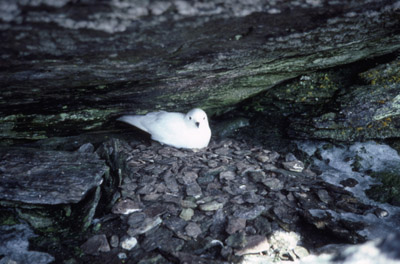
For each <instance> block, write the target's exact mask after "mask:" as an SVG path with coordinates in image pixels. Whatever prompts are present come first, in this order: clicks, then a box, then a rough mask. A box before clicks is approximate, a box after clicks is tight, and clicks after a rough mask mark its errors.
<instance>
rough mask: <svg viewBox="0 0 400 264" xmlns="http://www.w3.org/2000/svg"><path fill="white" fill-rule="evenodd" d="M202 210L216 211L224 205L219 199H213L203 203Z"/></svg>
mask: <svg viewBox="0 0 400 264" xmlns="http://www.w3.org/2000/svg"><path fill="white" fill-rule="evenodd" d="M199 207H200V210H202V211H216V210H218V209H221V208H223V207H224V204H223V203H219V202H217V201H211V202H208V203H205V204H201V205H200V206H199Z"/></svg>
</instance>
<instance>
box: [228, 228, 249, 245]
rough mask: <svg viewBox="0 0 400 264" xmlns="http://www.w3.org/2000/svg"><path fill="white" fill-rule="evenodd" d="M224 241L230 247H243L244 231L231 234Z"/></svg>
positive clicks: (244, 243) (245, 241) (244, 241)
mask: <svg viewBox="0 0 400 264" xmlns="http://www.w3.org/2000/svg"><path fill="white" fill-rule="evenodd" d="M225 243H226V245H227V246H229V247H232V248H243V247H244V246H245V245H246V243H247V240H246V235H245V233H244V232H239V233H235V234H232V235H230V236H229V237H228V238H227V239H226V240H225Z"/></svg>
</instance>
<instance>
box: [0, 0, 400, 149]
mask: <svg viewBox="0 0 400 264" xmlns="http://www.w3.org/2000/svg"><path fill="white" fill-rule="evenodd" d="M398 10H399V5H398V3H397V2H396V1H392V0H385V1H368V3H364V2H359V1H350V2H349V1H345V2H341V1H293V2H285V1H273V2H270V1H265V2H264V1H260V3H258V4H257V5H249V4H246V1H234V2H232V3H225V2H218V1H216V2H211V3H203V2H197V1H194V2H189V1H172V2H164V1H155V0H154V1H144V2H143V1H138V2H135V1H132V2H121V1H117V0H115V1H110V2H105V1H103V2H100V3H98V2H97V1H84V2H74V1H71V2H70V1H61V2H60V1H36V2H32V3H31V2H26V1H22V0H21V1H15V2H14V1H13V2H6V1H5V2H4V3H3V4H2V5H1V9H0V12H1V13H2V14H4V16H1V19H0V26H1V28H2V29H4V30H2V31H1V32H0V36H1V39H3V40H4V41H3V43H2V45H1V47H0V51H1V54H2V57H1V63H0V67H1V69H2V71H1V72H0V85H1V87H2V94H1V100H0V102H1V103H0V111H1V112H2V113H3V115H2V117H1V118H0V127H1V134H0V138H1V139H2V141H3V144H10V143H13V142H15V141H16V140H17V141H18V140H31V139H43V138H47V137H50V136H65V135H71V134H78V133H81V132H83V131H91V130H100V129H104V128H105V127H109V126H110V123H109V121H111V120H113V119H114V118H115V117H116V116H118V115H119V114H121V113H122V112H124V113H126V112H131V113H143V112H146V111H149V110H156V109H164V110H174V111H179V110H181V111H186V110H188V108H192V107H193V106H198V107H203V108H205V109H206V110H207V111H208V112H209V113H215V112H221V111H226V110H227V109H229V108H230V107H232V106H233V105H234V104H236V103H238V102H240V101H242V100H244V99H246V98H248V97H250V96H252V95H255V94H257V93H259V92H261V91H265V90H267V89H269V88H271V87H273V86H274V85H276V84H278V83H280V82H282V81H284V80H288V79H290V78H293V77H296V76H299V75H301V74H307V73H309V72H312V71H315V70H320V69H324V68H328V67H333V66H338V65H342V64H347V63H351V62H355V61H358V60H361V59H366V58H371V57H376V56H379V55H385V54H390V53H392V52H394V51H396V50H398V49H399V47H400V44H399V43H400V41H399V34H397V33H398V28H399V17H398V13H397V12H398ZM7 140H8V141H7Z"/></svg>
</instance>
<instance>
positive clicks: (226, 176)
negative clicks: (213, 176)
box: [219, 171, 236, 181]
mask: <svg viewBox="0 0 400 264" xmlns="http://www.w3.org/2000/svg"><path fill="white" fill-rule="evenodd" d="M235 177H236V173H234V172H233V171H222V172H220V174H219V180H220V181H223V180H227V181H232V180H234V179H235Z"/></svg>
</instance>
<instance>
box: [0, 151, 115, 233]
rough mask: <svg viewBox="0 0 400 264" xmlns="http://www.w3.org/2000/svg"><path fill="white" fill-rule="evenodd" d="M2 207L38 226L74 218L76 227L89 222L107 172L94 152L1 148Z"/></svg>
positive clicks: (85, 226) (44, 228) (62, 224)
mask: <svg viewBox="0 0 400 264" xmlns="http://www.w3.org/2000/svg"><path fill="white" fill-rule="evenodd" d="M0 168H1V169H0V210H2V211H3V212H4V213H7V215H8V214H9V210H6V208H14V209H13V210H14V211H15V213H16V214H17V215H18V216H19V217H21V218H22V219H25V220H26V221H27V222H29V223H30V224H31V225H32V226H33V227H35V228H37V229H41V230H49V229H54V228H55V227H56V226H58V227H59V226H64V227H65V225H67V226H68V223H69V222H70V221H74V222H75V224H74V225H73V227H74V228H78V229H79V228H82V229H85V228H87V227H88V226H89V225H90V224H91V220H92V218H93V215H94V210H95V209H96V206H97V203H98V202H99V198H100V185H101V184H102V182H103V181H104V179H105V175H106V174H107V173H108V167H107V166H106V165H105V163H104V161H102V160H100V159H99V158H98V156H96V155H95V154H93V153H80V152H63V151H40V150H38V149H30V148H2V149H1V150H0Z"/></svg>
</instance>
